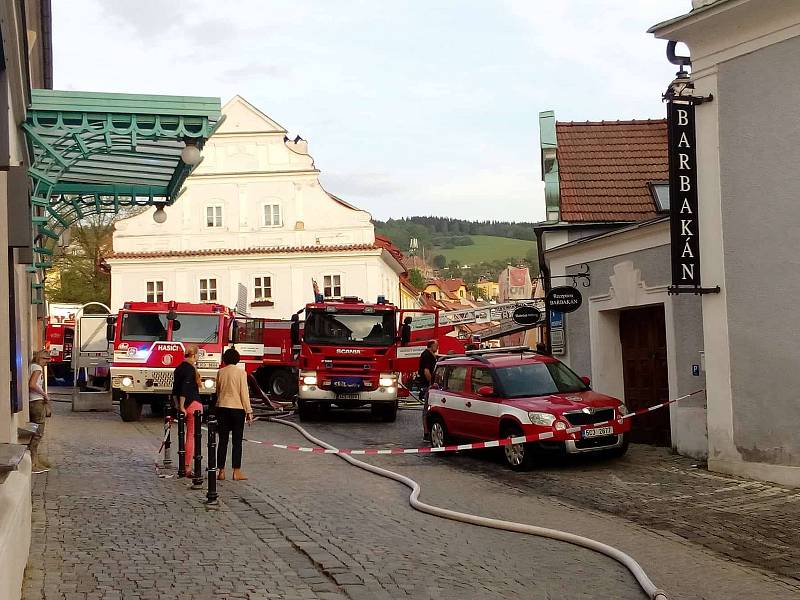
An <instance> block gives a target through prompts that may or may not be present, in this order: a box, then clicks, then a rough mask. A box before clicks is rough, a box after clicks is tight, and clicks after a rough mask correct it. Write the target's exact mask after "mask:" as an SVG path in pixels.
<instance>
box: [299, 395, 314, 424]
mask: <svg viewBox="0 0 800 600" xmlns="http://www.w3.org/2000/svg"><path fill="white" fill-rule="evenodd" d="M314 408H315V407H314V404H313V403H311V402H309V401H308V400H298V401H297V416H298V417H300V420H301V421H308V420H309V419H310V418H311V417H312V416H313V415H314Z"/></svg>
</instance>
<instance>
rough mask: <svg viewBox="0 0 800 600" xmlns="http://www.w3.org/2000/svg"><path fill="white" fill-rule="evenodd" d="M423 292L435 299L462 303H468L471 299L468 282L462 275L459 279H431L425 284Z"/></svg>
mask: <svg viewBox="0 0 800 600" xmlns="http://www.w3.org/2000/svg"><path fill="white" fill-rule="evenodd" d="M423 292H424V293H425V294H427V295H429V296H430V297H431V298H433V299H434V300H449V301H451V302H461V303H466V302H467V301H468V300H469V291H468V290H467V284H466V283H464V280H463V279H461V278H460V277H459V278H458V279H431V280H429V281H428V283H427V284H426V285H425V289H424V290H423Z"/></svg>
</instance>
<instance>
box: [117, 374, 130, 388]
mask: <svg viewBox="0 0 800 600" xmlns="http://www.w3.org/2000/svg"><path fill="white" fill-rule="evenodd" d="M120 383H121V384H122V387H131V386H132V385H133V378H132V377H127V376H126V377H123V378H122V381H120Z"/></svg>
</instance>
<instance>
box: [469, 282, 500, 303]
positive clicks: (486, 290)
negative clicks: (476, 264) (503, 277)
mask: <svg viewBox="0 0 800 600" xmlns="http://www.w3.org/2000/svg"><path fill="white" fill-rule="evenodd" d="M475 287H476V288H477V289H478V291H479V293H480V296H481V298H483V299H484V300H497V299H498V298H499V297H500V284H499V283H497V282H496V281H491V280H490V279H483V278H482V279H479V280H478V283H476V284H475Z"/></svg>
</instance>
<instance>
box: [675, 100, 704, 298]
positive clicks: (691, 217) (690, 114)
mask: <svg viewBox="0 0 800 600" xmlns="http://www.w3.org/2000/svg"><path fill="white" fill-rule="evenodd" d="M667 128H668V135H669V197H670V231H671V242H672V248H671V254H672V288H673V290H674V291H675V292H679V291H681V290H680V288H699V287H700V285H701V284H700V238H699V233H700V230H699V228H698V220H697V217H698V214H697V208H698V207H697V156H696V152H695V131H694V105H693V104H691V103H690V102H686V101H677V100H673V101H670V102H668V103H667ZM685 291H690V290H688V289H686V290H685Z"/></svg>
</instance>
